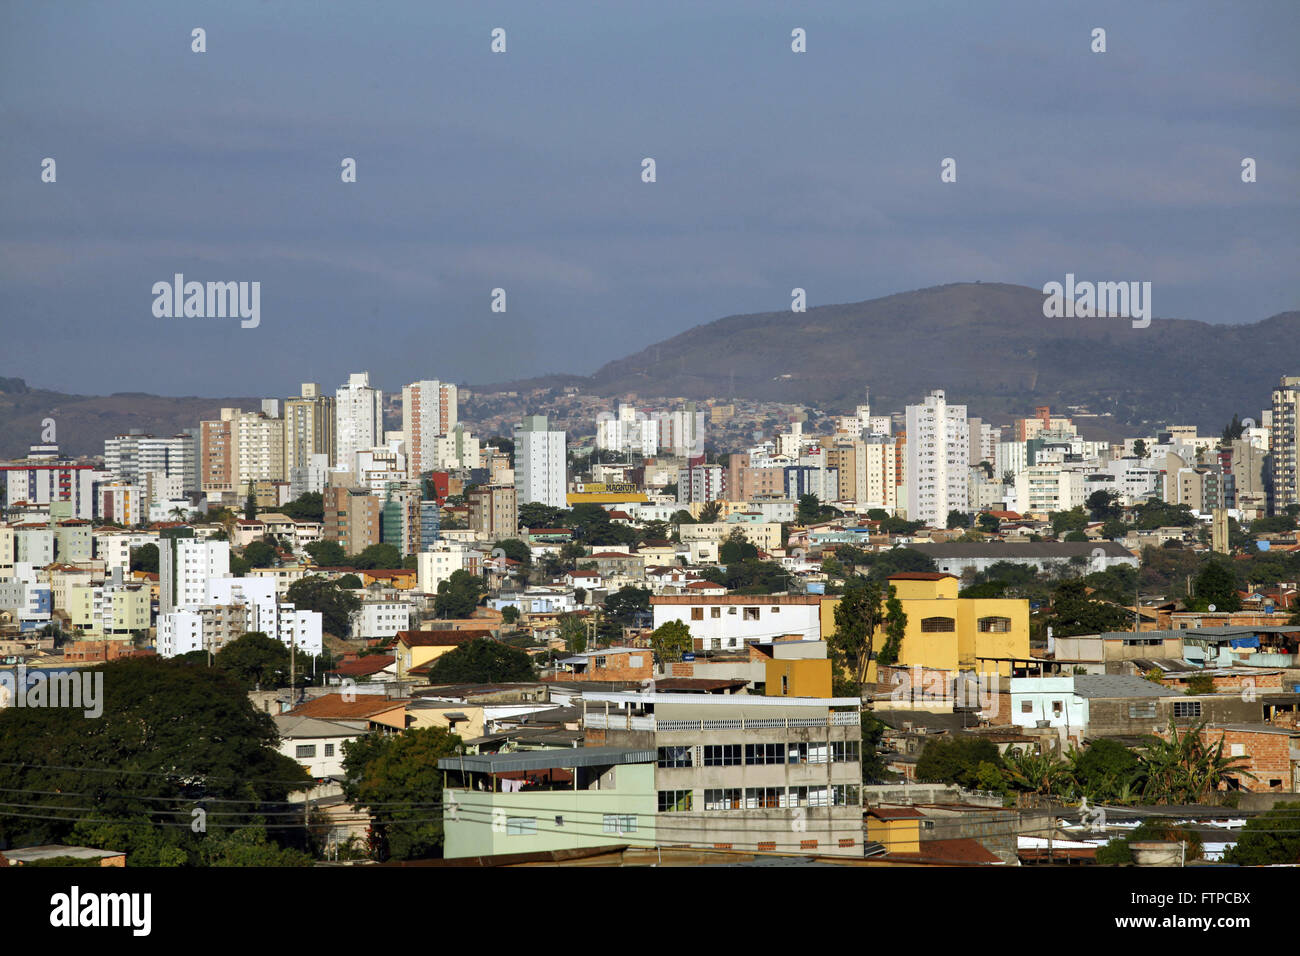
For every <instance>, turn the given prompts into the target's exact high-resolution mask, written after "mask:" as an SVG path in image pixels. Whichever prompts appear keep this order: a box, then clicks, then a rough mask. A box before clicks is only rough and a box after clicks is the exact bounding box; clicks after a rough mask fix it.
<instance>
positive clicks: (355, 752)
mask: <svg viewBox="0 0 1300 956" xmlns="http://www.w3.org/2000/svg"><path fill="white" fill-rule="evenodd" d="M458 650H459V649H458ZM454 653H456V651H452V654H454ZM516 653H522V651H517V652H516ZM450 656H451V654H448V655H447V656H446V657H450ZM525 656H526V655H525ZM446 657H443V658H440V659H439V660H440V661H442V660H446ZM460 747H461V739H460V738H459V737H458V736H456V735H455V734H452V733H448V732H447V730H446V729H445V728H443V727H417V728H410V729H407V730H404V731H402V732H401V733H400V734H396V735H392V736H380V735H379V734H370V735H367V736H364V737H358V738H356V739H355V740H350V741H348V742H346V743H344V744H343V772H344V774H345V775H346V778H347V779H346V781H345V782H344V785H343V793H344V795H345V796H346V797H347V799H348V800H350V801H352V804H353V809H354V810H368V811H369V813H370V819H371V821H372V825H373V827H374V829H375V830H376V832H377V833H378V835H379V844H380V849H379V856H380V857H381V858H387V859H394V860H416V859H422V858H426V857H436V856H439V855H441V852H442V839H443V831H442V816H443V814H442V809H441V804H442V771H441V770H439V769H438V761H439V760H440V759H441V758H443V757H450V756H452V755H453V754H455V753H456V752H457V750H458V749H459V748H460Z"/></svg>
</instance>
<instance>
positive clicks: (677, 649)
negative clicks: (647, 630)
mask: <svg viewBox="0 0 1300 956" xmlns="http://www.w3.org/2000/svg"><path fill="white" fill-rule="evenodd" d="M650 646H651V647H653V648H654V651H655V654H657V655H658V657H659V660H660V661H680V660H681V659H682V655H683V654H687V653H689V652H690V651H691V649H692V648H693V647H694V646H695V645H694V644H693V643H692V641H691V629H690V627H688V626H687V625H686V624H684V623H682V622H681V621H665V622H664V623H663V624H660V625H659V626H658V627H656V628H655V629H654V631H652V632H651V634H650Z"/></svg>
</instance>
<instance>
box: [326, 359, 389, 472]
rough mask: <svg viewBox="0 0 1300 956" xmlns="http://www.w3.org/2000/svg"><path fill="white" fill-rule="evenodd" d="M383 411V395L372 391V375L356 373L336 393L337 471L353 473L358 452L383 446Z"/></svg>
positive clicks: (335, 461)
mask: <svg viewBox="0 0 1300 956" xmlns="http://www.w3.org/2000/svg"><path fill="white" fill-rule="evenodd" d="M383 408H384V395H383V392H381V391H380V390H379V389H377V388H371V387H370V373H369V372H353V373H352V374H351V375H349V376H348V383H347V384H346V385H344V386H342V387H341V388H339V389H338V390H337V391H336V392H335V393H334V422H335V429H334V430H335V449H336V450H335V456H334V467H335V468H336V469H338V470H339V471H352V470H353V469H355V468H356V467H357V465H356V455H357V452H359V451H365V450H367V449H369V448H374V447H375V446H376V445H382V444H383V439H384V412H383Z"/></svg>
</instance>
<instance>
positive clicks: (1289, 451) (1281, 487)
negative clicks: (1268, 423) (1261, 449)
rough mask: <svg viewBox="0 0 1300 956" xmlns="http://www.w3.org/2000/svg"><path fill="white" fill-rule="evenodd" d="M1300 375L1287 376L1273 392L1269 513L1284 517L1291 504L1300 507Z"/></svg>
mask: <svg viewBox="0 0 1300 956" xmlns="http://www.w3.org/2000/svg"><path fill="white" fill-rule="evenodd" d="M1298 425H1300V375H1285V376H1283V377H1282V381H1281V382H1280V383H1279V384H1278V387H1277V388H1275V389H1273V431H1272V433H1271V435H1270V438H1269V458H1270V459H1271V462H1272V465H1271V471H1272V476H1273V482H1272V485H1273V487H1272V489H1271V490H1270V492H1269V507H1268V510H1269V513H1270V514H1274V515H1280V514H1285V513H1286V509H1287V506H1288V505H1294V504H1300V475H1298V474H1297V473H1298V472H1300V435H1297V426H1298Z"/></svg>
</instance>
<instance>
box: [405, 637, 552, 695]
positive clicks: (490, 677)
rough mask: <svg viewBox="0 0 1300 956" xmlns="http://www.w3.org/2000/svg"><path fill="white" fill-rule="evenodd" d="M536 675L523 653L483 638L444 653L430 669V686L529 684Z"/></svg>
mask: <svg viewBox="0 0 1300 956" xmlns="http://www.w3.org/2000/svg"><path fill="white" fill-rule="evenodd" d="M535 676H536V675H535V673H534V671H533V662H532V659H531V658H530V657H529V656H528V655H527V654H526V653H524V652H523V651H521V650H519V649H518V648H516V647H508V646H507V645H505V644H502V643H500V642H499V641H494V640H492V639H490V638H486V637H480V638H478V639H476V640H473V641H469V642H468V643H465V644H462V645H460V646H459V647H457V648H456V649H455V650H454V651H451V652H450V653H447V654H443V655H442V656H441V657H439V658H438V659H437V660H436V661H435V662H434V664H433V666H432V667H431V668H429V682H430V683H432V684H495V683H498V682H502V681H505V682H515V681H530V680H533V679H534V678H535Z"/></svg>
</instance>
